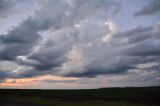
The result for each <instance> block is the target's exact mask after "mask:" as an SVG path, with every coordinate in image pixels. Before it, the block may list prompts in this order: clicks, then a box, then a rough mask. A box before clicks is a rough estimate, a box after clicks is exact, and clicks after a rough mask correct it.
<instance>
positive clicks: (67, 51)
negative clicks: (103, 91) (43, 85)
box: [0, 0, 160, 82]
mask: <svg viewBox="0 0 160 106" xmlns="http://www.w3.org/2000/svg"><path fill="white" fill-rule="evenodd" d="M1 2H4V3H3V4H2V6H1V5H0V8H4V7H8V8H7V9H4V10H6V11H10V10H11V9H10V8H12V6H9V5H11V4H9V2H8V1H3V0H2V1H1ZM5 2H6V3H7V4H5ZM38 3H39V7H37V8H38V9H36V10H35V11H34V14H33V15H31V16H28V18H26V19H24V20H23V21H22V22H21V23H19V24H18V25H17V26H15V27H13V28H12V29H11V30H9V31H8V32H7V33H4V34H1V35H0V61H2V62H3V61H8V62H11V63H14V65H13V66H11V67H14V68H11V69H7V68H6V67H7V66H6V65H2V66H4V68H3V69H1V68H0V80H1V81H3V80H5V79H7V78H31V77H35V76H42V75H48V74H50V75H55V76H63V77H76V78H84V77H85V78H97V77H99V76H113V75H117V76H119V75H128V74H131V73H130V71H131V70H134V71H135V70H151V71H154V72H155V73H159V65H160V49H159V45H160V27H159V26H160V22H159V21H158V22H156V23H155V24H152V25H148V26H143V25H140V26H136V27H134V28H128V29H126V30H123V31H121V28H120V27H119V25H118V23H117V22H116V21H115V19H116V18H115V19H114V17H116V15H118V14H120V12H121V11H123V10H122V7H121V6H122V5H121V2H117V1H109V0H101V1H98V0H94V1H93V0H87V1H86V0H68V1H66V0H47V1H39V2H38ZM3 5H5V6H3ZM158 5H159V2H158V1H156V0H153V1H152V2H151V3H150V4H148V5H147V6H144V7H142V8H141V10H140V11H138V12H137V13H135V16H141V15H148V14H153V13H155V12H156V11H159V8H158V7H160V6H158ZM2 11H3V10H0V14H2V15H0V16H1V17H2V16H3V17H4V14H3V13H2ZM5 13H7V14H9V12H5ZM7 14H5V16H6V15H7ZM112 17H113V19H112ZM151 62H154V63H155V64H156V65H153V66H150V67H147V66H145V65H144V67H143V68H141V67H139V65H142V64H150V63H151ZM0 64H1V63H0ZM6 64H7V63H6ZM15 67H16V68H15ZM141 72H142V73H144V72H143V71H141ZM153 77H157V76H156V75H155V74H154V75H153V76H151V78H153ZM145 78H146V77H145ZM49 82H54V81H49ZM60 82H61V81H60ZM62 82H63V81H62ZM66 82H67V81H66ZM69 82H70V81H69Z"/></svg>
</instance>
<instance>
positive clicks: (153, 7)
mask: <svg viewBox="0 0 160 106" xmlns="http://www.w3.org/2000/svg"><path fill="white" fill-rule="evenodd" d="M155 13H160V1H159V0H152V1H151V2H150V3H149V4H147V5H145V6H144V7H142V8H141V9H140V10H139V11H137V12H136V13H135V14H134V16H135V17H138V16H143V15H153V14H155Z"/></svg>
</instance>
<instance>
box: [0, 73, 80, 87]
mask: <svg viewBox="0 0 160 106" xmlns="http://www.w3.org/2000/svg"><path fill="white" fill-rule="evenodd" d="M78 79H79V78H75V77H60V76H52V75H44V76H38V77H34V78H18V79H11V78H9V79H6V80H5V81H4V82H2V83H0V88H1V87H21V86H24V85H29V84H34V83H36V82H37V81H38V82H40V81H44V80H51V81H67V80H73V81H74V80H78Z"/></svg>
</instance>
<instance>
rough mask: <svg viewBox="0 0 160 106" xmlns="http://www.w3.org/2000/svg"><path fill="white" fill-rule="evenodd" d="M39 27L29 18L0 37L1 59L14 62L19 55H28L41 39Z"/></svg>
mask: <svg viewBox="0 0 160 106" xmlns="http://www.w3.org/2000/svg"><path fill="white" fill-rule="evenodd" d="M38 29H39V28H37V26H36V25H35V24H34V23H33V22H32V19H30V18H28V19H27V20H25V21H23V22H22V23H21V24H20V25H19V26H17V27H15V28H14V29H13V30H11V31H9V32H8V33H7V34H2V35H0V44H1V45H0V48H1V49H0V59H1V60H14V59H15V58H16V57H17V56H19V55H26V54H28V53H29V52H30V50H31V48H32V47H33V46H34V44H36V41H37V40H38V39H39V37H40V36H39V34H38V32H37V31H38Z"/></svg>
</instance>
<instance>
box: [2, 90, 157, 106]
mask: <svg viewBox="0 0 160 106" xmlns="http://www.w3.org/2000/svg"><path fill="white" fill-rule="evenodd" d="M159 92H160V87H128V88H100V89H85V90H83V89H82V90H40V89H30V90H28V89H0V96H1V97H0V101H1V103H0V105H1V104H7V105H8V106H11V104H14V106H21V105H23V106H25V105H26V106H28V105H29V106H159V105H160V102H159V98H160V93H159Z"/></svg>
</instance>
